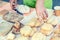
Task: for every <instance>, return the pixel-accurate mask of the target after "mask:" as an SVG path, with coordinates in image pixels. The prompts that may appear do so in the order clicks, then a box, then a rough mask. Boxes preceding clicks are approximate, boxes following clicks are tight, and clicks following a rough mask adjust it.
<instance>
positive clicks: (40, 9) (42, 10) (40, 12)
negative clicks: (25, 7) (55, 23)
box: [36, 4, 48, 22]
mask: <svg viewBox="0 0 60 40" xmlns="http://www.w3.org/2000/svg"><path fill="white" fill-rule="evenodd" d="M36 12H37V16H38V18H39V21H41V22H43V20H46V19H47V17H48V15H47V13H46V9H45V7H44V6H42V5H39V4H36Z"/></svg>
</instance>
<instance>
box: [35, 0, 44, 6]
mask: <svg viewBox="0 0 60 40" xmlns="http://www.w3.org/2000/svg"><path fill="white" fill-rule="evenodd" d="M36 4H37V5H38V6H44V0H37V2H36Z"/></svg>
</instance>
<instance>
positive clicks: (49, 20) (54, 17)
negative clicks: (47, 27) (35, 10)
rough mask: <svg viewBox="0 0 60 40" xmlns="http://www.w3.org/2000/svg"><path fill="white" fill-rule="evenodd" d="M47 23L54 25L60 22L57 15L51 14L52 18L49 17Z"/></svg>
mask: <svg viewBox="0 0 60 40" xmlns="http://www.w3.org/2000/svg"><path fill="white" fill-rule="evenodd" d="M47 23H50V24H52V25H57V24H58V23H59V22H58V19H57V17H56V16H54V15H53V16H51V18H49V19H48V21H47Z"/></svg>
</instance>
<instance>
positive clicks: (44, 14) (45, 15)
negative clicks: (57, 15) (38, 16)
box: [43, 11, 48, 20]
mask: <svg viewBox="0 0 60 40" xmlns="http://www.w3.org/2000/svg"><path fill="white" fill-rule="evenodd" d="M47 17H48V14H47V13H46V11H44V12H43V19H45V20H46V19H47Z"/></svg>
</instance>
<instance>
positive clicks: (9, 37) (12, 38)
mask: <svg viewBox="0 0 60 40" xmlns="http://www.w3.org/2000/svg"><path fill="white" fill-rule="evenodd" d="M14 38H15V35H14V34H13V33H9V34H8V35H7V40H14Z"/></svg>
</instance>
